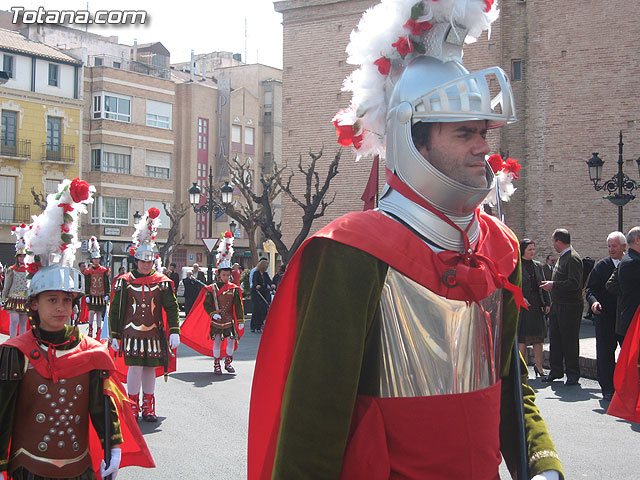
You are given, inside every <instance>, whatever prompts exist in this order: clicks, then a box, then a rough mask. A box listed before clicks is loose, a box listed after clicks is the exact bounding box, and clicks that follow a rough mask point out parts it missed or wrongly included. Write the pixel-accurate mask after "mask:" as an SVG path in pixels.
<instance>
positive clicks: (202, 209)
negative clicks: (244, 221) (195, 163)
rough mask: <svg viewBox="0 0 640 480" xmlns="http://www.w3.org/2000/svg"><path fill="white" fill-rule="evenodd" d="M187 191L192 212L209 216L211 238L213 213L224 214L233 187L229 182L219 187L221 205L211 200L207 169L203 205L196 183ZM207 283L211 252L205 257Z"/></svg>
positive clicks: (211, 177) (211, 182) (211, 170)
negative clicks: (207, 183)
mask: <svg viewBox="0 0 640 480" xmlns="http://www.w3.org/2000/svg"><path fill="white" fill-rule="evenodd" d="M188 191H189V203H191V205H192V206H193V211H194V212H196V213H208V214H209V238H213V213H214V212H215V213H216V215H218V214H223V213H225V211H226V209H227V206H228V205H229V204H230V203H231V202H232V201H233V187H232V186H231V185H229V182H224V185H223V186H222V187H220V191H221V192H222V203H220V202H218V201H217V200H216V199H215V198H213V168H211V167H209V186H208V190H207V192H208V193H207V196H206V197H205V201H204V203H203V204H202V205H200V197H201V193H202V190H201V189H200V187H199V186H198V184H197V183H196V182H193V185H192V186H191V188H189V190H188ZM207 282H209V283H212V282H213V253H212V252H209V253H208V255H207Z"/></svg>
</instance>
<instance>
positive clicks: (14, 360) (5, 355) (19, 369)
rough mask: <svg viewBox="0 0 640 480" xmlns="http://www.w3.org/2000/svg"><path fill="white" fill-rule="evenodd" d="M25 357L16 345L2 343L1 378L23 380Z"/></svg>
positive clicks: (0, 351) (0, 350)
mask: <svg viewBox="0 0 640 480" xmlns="http://www.w3.org/2000/svg"><path fill="white" fill-rule="evenodd" d="M25 364H26V361H25V358H24V355H23V354H22V352H21V351H20V350H18V349H17V348H16V347H7V346H1V345H0V380H22V378H23V377H24V372H25Z"/></svg>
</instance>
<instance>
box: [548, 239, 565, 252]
mask: <svg viewBox="0 0 640 480" xmlns="http://www.w3.org/2000/svg"><path fill="white" fill-rule="evenodd" d="M551 245H553V249H554V250H555V251H556V252H558V253H560V252H562V251H563V250H564V249H566V248H567V246H568V245H567V244H565V243H564V242H562V241H560V240H555V239H554V238H553V237H552V238H551Z"/></svg>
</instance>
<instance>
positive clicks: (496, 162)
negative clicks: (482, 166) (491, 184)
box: [487, 153, 503, 173]
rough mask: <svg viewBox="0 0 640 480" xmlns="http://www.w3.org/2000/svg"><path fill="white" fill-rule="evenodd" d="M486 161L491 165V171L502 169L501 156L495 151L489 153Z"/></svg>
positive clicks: (495, 171)
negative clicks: (491, 153)
mask: <svg viewBox="0 0 640 480" xmlns="http://www.w3.org/2000/svg"><path fill="white" fill-rule="evenodd" d="M487 162H489V165H490V166H491V170H493V173H498V172H499V171H500V170H502V167H503V161H502V157H501V156H500V155H498V154H497V153H494V154H493V155H491V156H490V157H489V159H488V160H487Z"/></svg>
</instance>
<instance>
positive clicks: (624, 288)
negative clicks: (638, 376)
mask: <svg viewBox="0 0 640 480" xmlns="http://www.w3.org/2000/svg"><path fill="white" fill-rule="evenodd" d="M627 244H628V245H629V253H628V254H627V255H625V256H624V257H623V259H622V260H621V261H620V265H619V266H618V285H619V296H620V303H619V306H620V315H619V317H618V322H617V323H616V334H618V336H619V337H620V341H622V339H624V336H625V335H626V333H627V329H628V328H629V325H630V324H631V320H632V319H633V316H634V315H635V313H636V310H637V309H638V305H640V227H633V228H632V229H631V230H629V233H628V234H627Z"/></svg>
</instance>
